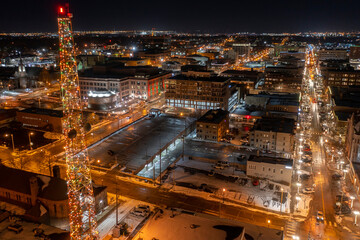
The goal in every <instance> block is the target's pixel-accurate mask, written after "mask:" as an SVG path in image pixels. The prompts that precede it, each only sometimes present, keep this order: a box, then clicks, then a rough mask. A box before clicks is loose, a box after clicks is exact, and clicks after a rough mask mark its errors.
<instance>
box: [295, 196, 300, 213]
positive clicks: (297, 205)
mask: <svg viewBox="0 0 360 240" xmlns="http://www.w3.org/2000/svg"><path fill="white" fill-rule="evenodd" d="M295 199H296V210H298V209H299V202H300V200H301V198H300V197H298V196H296V197H295Z"/></svg>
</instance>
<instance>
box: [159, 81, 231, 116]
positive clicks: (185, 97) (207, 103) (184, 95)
mask: <svg viewBox="0 0 360 240" xmlns="http://www.w3.org/2000/svg"><path fill="white" fill-rule="evenodd" d="M229 84H230V80H229V78H224V77H193V76H185V75H178V76H174V77H172V78H169V79H167V89H166V93H165V98H166V105H168V106H169V107H179V108H192V109H195V110H210V109H218V108H220V109H223V110H228V107H229V97H230V91H229Z"/></svg>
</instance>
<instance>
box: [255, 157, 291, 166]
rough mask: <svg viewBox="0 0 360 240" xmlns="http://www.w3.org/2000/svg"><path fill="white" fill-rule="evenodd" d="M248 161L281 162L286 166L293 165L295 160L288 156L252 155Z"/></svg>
mask: <svg viewBox="0 0 360 240" xmlns="http://www.w3.org/2000/svg"><path fill="white" fill-rule="evenodd" d="M248 161H251V162H262V163H270V164H280V165H285V166H288V167H292V166H293V160H292V159H287V158H278V157H269V156H256V155H251V156H250V157H249V159H248Z"/></svg>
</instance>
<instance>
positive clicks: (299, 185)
mask: <svg viewBox="0 0 360 240" xmlns="http://www.w3.org/2000/svg"><path fill="white" fill-rule="evenodd" d="M296 186H297V187H298V189H297V192H298V193H299V189H300V187H301V183H299V182H297V183H296Z"/></svg>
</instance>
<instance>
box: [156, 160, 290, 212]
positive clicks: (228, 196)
mask: <svg viewBox="0 0 360 240" xmlns="http://www.w3.org/2000/svg"><path fill="white" fill-rule="evenodd" d="M213 166H214V164H213V163H209V162H202V161H195V160H188V159H185V160H180V161H179V162H178V163H177V164H176V167H175V168H174V169H172V170H171V171H169V173H168V177H167V178H166V180H165V182H164V185H163V187H165V188H168V189H171V190H172V191H177V192H183V193H184V194H188V195H199V196H202V197H204V198H212V199H218V200H219V201H224V200H225V201H228V202H231V203H241V204H247V205H249V206H257V207H261V208H265V209H267V210H273V211H278V212H279V211H282V212H289V211H290V204H289V202H290V201H289V198H290V194H289V187H288V186H285V185H281V184H279V183H274V182H271V181H267V180H259V181H258V185H256V186H254V181H253V179H251V178H248V177H247V176H246V175H245V174H244V173H243V172H242V171H237V170H236V169H233V167H225V168H224V169H214V168H213ZM281 189H282V191H281ZM281 200H282V202H283V204H280V202H281Z"/></svg>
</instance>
